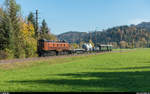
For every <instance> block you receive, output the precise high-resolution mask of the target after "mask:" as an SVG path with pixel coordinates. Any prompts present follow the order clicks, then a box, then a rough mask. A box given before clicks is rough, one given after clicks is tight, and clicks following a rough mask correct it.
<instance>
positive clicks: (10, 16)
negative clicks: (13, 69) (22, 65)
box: [0, 0, 57, 59]
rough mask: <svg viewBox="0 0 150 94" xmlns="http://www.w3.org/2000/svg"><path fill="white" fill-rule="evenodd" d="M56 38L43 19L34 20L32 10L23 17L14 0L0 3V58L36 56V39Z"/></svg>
mask: <svg viewBox="0 0 150 94" xmlns="http://www.w3.org/2000/svg"><path fill="white" fill-rule="evenodd" d="M41 38H45V39H48V40H56V39H57V38H56V37H55V36H54V35H53V34H51V32H50V29H49V27H48V25H47V23H46V20H45V19H43V21H42V25H39V23H38V22H37V21H36V17H35V15H34V13H33V12H30V13H29V15H27V16H26V17H23V16H22V14H21V6H20V5H19V4H17V3H16V1H15V0H5V1H4V4H3V5H0V58H1V59H5V58H7V59H10V58H28V57H35V56H37V41H38V39H41Z"/></svg>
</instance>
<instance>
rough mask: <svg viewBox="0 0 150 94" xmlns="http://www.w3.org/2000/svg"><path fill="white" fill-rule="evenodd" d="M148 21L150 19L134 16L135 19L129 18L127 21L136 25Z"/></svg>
mask: <svg viewBox="0 0 150 94" xmlns="http://www.w3.org/2000/svg"><path fill="white" fill-rule="evenodd" d="M149 21H150V19H141V18H136V19H133V20H130V21H129V22H128V23H129V24H135V25H137V24H139V23H141V22H149Z"/></svg>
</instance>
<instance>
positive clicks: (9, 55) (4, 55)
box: [0, 49, 14, 59]
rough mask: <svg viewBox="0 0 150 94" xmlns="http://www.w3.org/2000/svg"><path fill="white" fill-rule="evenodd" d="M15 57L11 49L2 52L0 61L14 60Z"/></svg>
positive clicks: (0, 52)
mask: <svg viewBox="0 0 150 94" xmlns="http://www.w3.org/2000/svg"><path fill="white" fill-rule="evenodd" d="M13 57H14V55H13V51H11V50H9V49H5V50H1V51H0V59H12V58H13Z"/></svg>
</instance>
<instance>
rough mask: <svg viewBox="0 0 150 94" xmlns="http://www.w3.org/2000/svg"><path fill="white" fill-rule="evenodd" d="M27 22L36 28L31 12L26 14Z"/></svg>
mask: <svg viewBox="0 0 150 94" xmlns="http://www.w3.org/2000/svg"><path fill="white" fill-rule="evenodd" d="M28 22H31V23H32V24H33V26H34V28H36V21H35V17H34V14H33V13H32V12H30V13H29V15H28Z"/></svg>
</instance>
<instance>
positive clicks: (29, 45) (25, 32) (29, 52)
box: [21, 21, 37, 57]
mask: <svg viewBox="0 0 150 94" xmlns="http://www.w3.org/2000/svg"><path fill="white" fill-rule="evenodd" d="M21 32H22V35H21V37H22V40H23V43H24V45H23V46H24V47H23V48H24V49H25V54H26V57H33V56H34V55H36V51H37V40H36V39H35V38H34V35H35V32H34V26H33V24H31V23H30V22H28V23H27V22H25V21H22V22H21Z"/></svg>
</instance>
